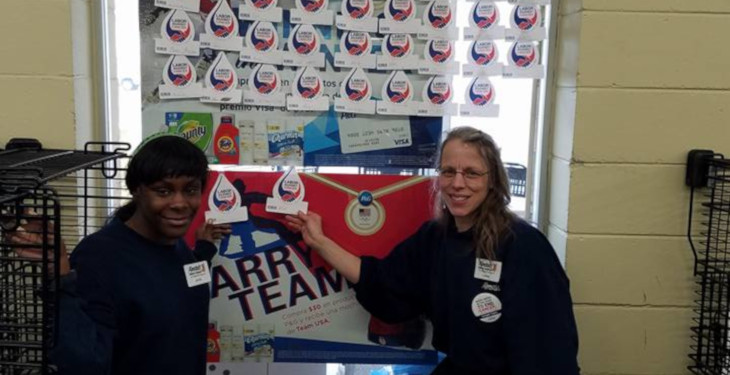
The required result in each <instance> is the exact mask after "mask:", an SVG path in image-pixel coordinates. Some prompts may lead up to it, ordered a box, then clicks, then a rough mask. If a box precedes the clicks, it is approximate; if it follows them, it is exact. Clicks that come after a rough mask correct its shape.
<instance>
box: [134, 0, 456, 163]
mask: <svg viewBox="0 0 730 375" xmlns="http://www.w3.org/2000/svg"><path fill="white" fill-rule="evenodd" d="M139 3H140V6H139V9H140V18H139V20H140V48H141V50H140V55H141V97H142V136H143V137H144V136H149V135H151V134H154V133H157V132H159V131H161V130H164V131H167V130H168V127H166V126H165V124H166V120H165V115H166V114H167V113H195V114H200V116H206V117H207V118H210V120H208V121H207V122H210V123H211V126H212V127H211V128H206V134H210V136H209V137H212V136H213V135H214V134H217V133H218V128H219V127H220V124H221V123H222V121H220V118H221V116H222V115H232V116H233V119H234V125H235V126H236V127H237V128H239V129H240V131H239V143H240V144H239V153H238V154H239V155H238V156H239V162H238V164H239V165H252V164H253V165H298V166H302V165H303V166H351V167H370V166H378V167H389V168H426V167H432V166H433V155H434V153H435V151H436V148H437V145H438V142H439V140H440V134H441V130H442V122H443V118H442V117H441V115H439V114H436V113H434V115H433V116H432V115H431V113H430V112H424V111H419V109H420V107H419V106H418V105H415V103H417V102H419V95H418V94H419V93H420V92H422V89H423V88H424V87H425V85H426V82H427V81H428V80H429V79H430V78H431V77H430V76H428V75H422V74H418V72H417V69H421V68H427V69H425V70H423V71H424V72H427V74H429V75H437V74H438V75H440V74H451V73H452V72H453V69H446V66H447V65H449V64H443V63H439V62H434V63H433V64H432V66H431V65H429V66H428V67H422V66H421V64H420V62H421V58H422V55H423V51H424V48H425V47H424V46H425V45H426V43H427V42H428V41H425V40H418V39H416V38H414V36H413V35H411V36H410V38H409V37H402V36H394V37H391V38H389V40H390V41H391V42H392V43H391V47H392V48H391V51H390V52H393V53H395V54H396V55H398V54H399V53H400V52H399V49H400V48H403V47H404V45H403V43H402V42H404V41H405V42H406V44H409V45H408V46H407V47H408V48H407V49H406V50H407V51H410V53H409V54H405V55H406V59H405V60H409V59H410V60H412V61H410V62H409V61H403V60H404V59H403V58H394V59H393V60H394V61H384V62H385V65H387V67H388V68H389V69H395V70H405V69H407V70H405V72H404V73H403V74H399V79H398V82H405V80H408V81H409V82H410V90H409V91H410V93H411V94H412V95H413V96H414V100H412V101H411V103H410V104H413V105H410V106H409V105H406V106H403V105H399V103H396V104H394V107H393V108H385V107H387V106H385V105H380V107H383V108H384V109H385V112H387V115H388V116H382V115H377V114H376V113H378V112H377V106H376V102H379V101H384V100H385V101H390V100H392V99H393V98H395V99H397V96H398V94H399V92H397V91H396V89H398V87H397V86H398V84H394V83H398V82H390V84H389V86H391V90H390V93H395V96H393V97H391V98H386V97H383V96H382V93H383V90H382V88H383V86H384V85H386V81H387V80H388V76H389V75H390V73H392V72H393V71H394V70H381V71H379V70H376V69H375V68H376V67H377V58H376V55H379V54H380V51H384V50H387V48H385V47H386V46H385V43H383V41H382V38H381V37H378V38H375V37H374V36H375V35H376V34H369V33H368V32H370V33H373V32H376V31H377V30H376V29H375V30H370V29H368V30H358V28H355V29H356V30H345V31H341V30H338V29H337V28H336V27H333V26H331V25H332V22H333V21H332V20H330V21H329V23H328V25H329V26H323V25H321V24H318V23H316V22H312V23H310V22H304V21H302V20H300V21H302V22H299V23H292V22H291V21H290V17H289V16H291V15H292V14H291V12H292V11H295V10H299V11H301V13H302V14H304V15H306V16H307V17H309V16H312V17H314V16H317V17H319V16H318V15H319V14H321V12H323V11H325V10H326V11H334V12H336V13H338V15H339V16H343V9H344V14H345V15H346V17H347V18H348V19H350V20H351V21H362V20H363V19H367V20H369V21H374V22H375V23H374V24H375V25H376V26H377V22H378V19H379V18H378V16H379V14H380V13H382V11H383V4H384V2H381V1H376V2H373V1H372V0H348V1H345V5H344V8H343V1H342V0H329V1H326V0H323V1H320V0H297V1H287V2H283V1H279V2H276V5H274V3H275V2H273V1H271V0H246V1H245V2H242V1H235V0H234V1H215V2H214V1H210V0H205V1H201V2H200V11H199V12H195V11H188V12H187V13H185V12H183V13H185V14H179V15H178V16H175V17H173V16H170V17H169V18H168V17H167V16H168V15H170V14H172V12H169V11H166V10H164V11H160V9H161V8H157V7H155V6H154V0H140V2H139ZM241 3H245V4H248V5H251V7H258V8H259V9H263V8H266V7H272V6H276V7H278V8H281V9H282V10H283V12H284V17H283V18H282V20H281V22H271V21H265V20H258V21H243V20H241V19H240V18H238V15H239V14H240V9H239V7H240V4H241ZM391 4H392V5H393V7H392V8H393V9H394V11H393V12H394V13H393V15H394V19H395V18H401V17H405V16H406V15H407V13H408V12H410V10H409V9H410V7H411V5H413V6H414V12H415V11H417V14H415V15H411V16H408V17H405V18H409V17H410V19H412V20H416V21H420V20H421V14H422V12H423V11H425V9H426V3H423V2H420V1H418V0H416V1H415V2H413V1H410V0H409V1H405V0H403V1H401V0H393V1H391ZM438 7H439V6H438V4H436V8H438ZM325 8H326V9H325ZM436 10H438V9H436ZM436 10H434V12H435V14H440V13H439V12H437V11H436ZM446 10H447V11H448V9H446ZM399 12H400V13H399ZM178 13H179V12H178ZM310 13H311V14H310ZM185 17H187V18H185ZM353 17H354V18H353ZM187 19H189V20H190V21H188V20H187ZM369 21H363V22H365V23H367V22H369ZM348 22H349V21H348ZM356 23H357V22H356ZM168 25H170V27H169V29H170V30H172V31H170V32H169V33H168V27H167V26H168ZM358 25H359V24H358ZM173 26H174V27H173ZM188 26H189V28H188ZM297 26H299V27H298V28H297ZM360 26H362V25H360ZM188 30H190V32H189V33H188ZM162 31H165V32H166V33H167V34H165V36H164V38H163V35H161V33H162ZM408 31H409V32H411V33H414V32H416V31H417V30H416V28H412V29H409V30H408ZM168 35H169V38H172V39H176V40H178V39H179V40H187V39H186V38H188V39H189V40H191V41H192V42H195V41H200V42H201V44H204V43H203V42H205V43H207V44H205V45H201V46H200V47H201V48H199V49H198V50H196V51H195V52H196V53H195V54H193V55H186V57H187V59H188V60H187V61H189V62H190V63H189V64H187V63H186V64H182V63H180V64H178V63H177V62H173V64H171V65H170V66H171V67H174V69H172V68H171V69H166V63H167V62H168V60H170V56H171V55H170V54H169V53H165V52H163V51H158V50H156V48H155V47H156V44H155V43H156V41H155V40H156V39H158V40H159V39H165V38H168ZM409 41H410V43H408V42H409ZM178 44H181V43H178ZM431 45H432V46H433V47H434V48H432V50H433V51H434V56H435V58H436V59H437V60H439V59H442V58H444V59H445V58H446V56H445V55H444V54H447V55H448V54H450V55H451V56H453V53H451V52H453V51H451V50H449V43H448V42H447V43H443V42H432V43H431ZM211 48H212V49H211ZM414 48H415V49H414ZM179 54H182V53H179ZM441 55H444V56H441ZM172 56H176V55H172ZM389 56H390V55H389ZM216 59H218V61H215V60H216ZM173 60H175V61H183V62H185V61H184V60H183V58H182V57H181V56H179V57H178V56H176V57H174V58H173ZM447 60H448V59H445V60H444V61H447ZM405 63H408V64H405ZM404 64H405V65H404ZM305 67H308V68H309V69H306V70H307V74H306V75H299V76H298V74H297V73H300V72H303V71H304V70H305V69H299V68H305ZM188 68H189V69H188ZM355 68H361V69H359V70H356V73H353V69H355ZM456 68H457V70H456V71H457V72H458V68H459V67H458V66H457V67H456ZM163 74H165V75H167V77H166V78H165V76H163ZM173 74H174V77H173ZM315 75H318V76H319V79H316V78H315ZM196 76H197V78H198V79H197V83H200V84H201V85H200V86H202V87H200V89H199V90H196V89H195V87H192V88H188V87H187V86H185V85H186V84H187V85H192V84H193V77H196ZM403 77H405V79H403ZM163 80H170V82H172V84H170V83H168V82H167V81H163ZM391 81H392V80H391ZM343 83H347V85H346V87H345V90H341V88H342V86H343ZM343 91H344V96H343V95H342V92H343ZM386 93H388V90H386ZM300 94H301V95H300ZM310 94H314V96H313V97H309V95H310ZM358 95H362V99H361V100H357V99H358V98H359V96H358ZM353 99H355V100H353ZM383 108H381V112H382V113H385V112H383ZM272 121H275V122H276V124H277V125H279V126H278V127H272V126H270V125H271V122H272ZM375 124H377V125H375ZM371 126H374V127H377V128H378V129H373V130H379V131H384V129H395V130H394V131H395V133H396V134H398V137H397V138H390V139H389V142H385V143H383V142H376V141H375V138H374V137H371V136H369V135H364V134H356V132H353V131H352V129H357V128H363V129H364V128H367V127H371ZM340 127H342V129H343V131H342V132H341V131H340V130H341V129H340ZM274 128H277V129H284V130H286V129H303V132H302V133H303V134H304V140H303V146H304V147H303V150H304V155H302V152H301V151H302V148H299V149H298V150H297V152H296V153H297V158H288V157H287V158H286V159H287V160H286V161H281V160H278V159H281V158H280V157H279V156H277V155H281V153H278V151H277V150H276V148H273V149H268V148H267V147H269V146H271V145H270V144H268V142H266V140H267V139H269V138H270V136H271V135H272V134H269V131H270V130H271V129H274ZM181 129H182V128H181ZM284 130H282V131H284ZM286 131H288V130H286ZM341 133H343V134H345V133H346V134H349V135H350V136H351V137H353V138H350V139H349V140H347V141H345V142H344V143H343V142H341V139H340V134H341ZM358 138H360V139H359V140H358ZM379 139H381V140H386V139H388V138H387V137H383V136H381V137H379ZM215 144H216V143H214V142H210V143H208V144H207V146H206V148H204V151H205V153H206V155H207V156H208V157H209V161H210V162H211V163H217V162H220V159H219V158H218V157H217V156H216V150H215V149H214V146H215ZM343 144H344V146H343ZM267 155H268V158H267ZM272 155H273V156H274V158H272ZM232 158H233V156H231V159H232Z"/></svg>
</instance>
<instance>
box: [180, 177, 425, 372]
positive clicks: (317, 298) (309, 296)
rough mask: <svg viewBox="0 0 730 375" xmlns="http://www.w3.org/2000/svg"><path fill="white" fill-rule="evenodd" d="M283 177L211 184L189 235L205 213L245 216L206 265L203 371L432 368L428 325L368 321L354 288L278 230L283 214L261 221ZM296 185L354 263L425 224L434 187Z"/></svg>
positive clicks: (417, 180)
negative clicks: (312, 366) (248, 366)
mask: <svg viewBox="0 0 730 375" xmlns="http://www.w3.org/2000/svg"><path fill="white" fill-rule="evenodd" d="M220 174H223V177H224V178H223V177H220V176H219V175H220ZM282 177H283V173H270V172H211V175H210V177H209V180H210V181H211V182H210V183H209V184H208V185H209V187H208V188H207V190H206V192H205V194H204V204H203V205H202V206H201V208H200V210H199V213H198V217H197V218H196V220H195V221H194V223H193V226H192V227H191V229H190V233H193V232H194V230H195V228H196V227H197V226H199V225H200V224H201V223H202V222H203V220H204V216H205V214H204V212H206V211H210V210H211V209H214V207H211V205H215V206H218V207H224V209H230V210H232V211H235V210H242V209H243V208H245V211H246V212H247V214H246V215H245V216H242V217H244V218H246V219H247V220H245V221H239V222H235V223H233V224H232V226H233V232H232V234H231V235H229V236H226V237H224V238H223V239H222V240H221V241H220V243H219V244H218V253H217V254H216V256H215V257H214V258H213V261H212V266H211V276H212V281H211V297H212V299H211V310H210V321H211V328H210V330H209V357H208V360H209V362H211V363H217V364H216V368H218V369H230V370H235V369H237V368H242V367H243V366H245V363H247V362H249V363H250V362H269V361H275V362H341V363H348V362H349V363H383V361H385V362H387V363H434V362H435V360H436V353H435V352H434V351H433V350H429V349H430V328H429V326H428V325H426V324H425V323H424V322H423V321H413V322H408V323H407V324H404V325H386V324H384V323H382V322H379V321H377V320H376V319H374V318H372V317H371V316H370V315H369V314H368V313H367V312H366V311H365V310H363V308H362V307H361V306H360V305H359V304H358V302H357V301H356V299H355V296H354V291H353V290H352V286H351V285H349V284H348V283H347V281H346V280H345V279H344V278H343V277H342V276H341V275H340V274H338V273H337V272H336V271H335V270H333V269H332V268H331V267H330V266H329V265H327V264H326V263H325V262H324V261H323V260H322V259H321V258H320V257H319V256H318V254H316V252H315V251H314V250H312V249H310V248H308V247H307V246H306V245H305V244H304V242H303V241H302V239H301V236H300V235H299V234H297V233H294V232H292V231H291V230H290V229H289V228H288V227H287V226H286V225H285V224H284V223H285V221H284V218H285V215H282V214H275V213H270V212H267V210H266V206H267V201H270V200H271V198H273V197H275V196H277V195H281V194H279V193H277V191H279V192H280V191H286V189H287V187H286V186H283V185H282V184H283V183H282ZM299 178H300V181H301V182H302V186H301V189H299V188H297V189H296V192H294V193H292V194H294V195H298V198H300V199H302V200H304V201H306V202H307V204H308V210H309V211H310V212H316V213H317V214H319V215H321V216H322V222H323V230H324V232H325V233H326V234H327V235H328V236H329V237H330V238H331V239H332V240H334V241H336V242H337V243H339V244H340V245H341V246H342V247H343V248H345V249H347V250H348V251H350V252H352V253H353V254H356V255H372V256H376V257H379V258H382V257H384V256H386V255H387V254H388V253H389V252H390V251H391V250H392V248H393V247H394V246H395V245H397V244H398V243H400V242H401V241H403V240H404V239H406V238H407V237H408V236H410V235H411V234H413V233H415V232H416V230H417V229H418V228H419V227H420V226H421V225H422V224H423V223H424V222H425V221H427V220H429V219H430V218H431V212H432V207H431V198H430V197H431V192H432V184H433V181H432V180H431V179H430V178H426V177H419V176H383V175H381V176H372V175H368V176H359V175H319V174H300V175H299ZM231 189H232V190H231ZM217 190H221V191H220V192H218V191H217ZM300 193H303V194H301V195H300ZM284 196H285V197H286V194H284ZM285 199H286V198H285ZM404 213H407V214H404ZM188 239H189V240H191V239H192V238H188ZM385 345H388V346H385Z"/></svg>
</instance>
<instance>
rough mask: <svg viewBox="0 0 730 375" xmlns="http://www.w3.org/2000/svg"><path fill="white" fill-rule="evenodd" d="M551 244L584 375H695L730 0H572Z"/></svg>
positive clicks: (729, 109) (724, 137)
mask: <svg viewBox="0 0 730 375" xmlns="http://www.w3.org/2000/svg"><path fill="white" fill-rule="evenodd" d="M559 13H560V16H559V19H558V20H557V22H558V29H559V35H558V37H559V43H558V61H557V69H558V73H557V86H558V87H557V89H556V101H555V102H554V107H555V111H554V114H555V115H554V119H553V120H554V123H553V134H552V155H551V163H550V166H551V186H550V195H551V197H550V226H549V231H548V232H549V237H550V238H551V240H552V242H553V243H554V244H555V245H556V246H558V247H560V246H564V248H565V249H566V267H567V270H568V274H569V277H570V278H571V287H572V293H573V299H574V303H575V312H576V317H577V320H578V325H579V334H580V341H581V343H580V345H581V347H580V356H579V359H580V364H581V367H582V368H583V373H584V374H615V375H618V374H623V375H634V374H662V375H669V374H688V373H689V372H688V370H687V369H686V366H687V365H688V364H689V360H688V358H687V354H688V353H689V345H690V339H689V335H690V328H689V327H690V325H691V316H692V313H691V304H692V301H693V295H692V293H693V290H694V289H693V276H692V264H693V259H692V255H691V251H690V248H689V246H688V244H687V240H686V238H685V237H684V234H685V233H686V225H687V213H688V190H687V189H686V188H685V187H684V184H683V183H684V169H685V167H684V161H685V158H686V154H687V151H688V150H690V149H692V148H710V149H714V150H716V151H718V152H724V153H725V154H726V155H728V154H730V118H729V117H730V116H728V115H730V74H728V73H727V71H728V66H729V65H728V61H730V48H728V47H730V43H729V42H728V37H727V30H728V27H730V1H727V0H702V1H700V0H641V1H639V0H563V1H562V2H561V9H560V12H559Z"/></svg>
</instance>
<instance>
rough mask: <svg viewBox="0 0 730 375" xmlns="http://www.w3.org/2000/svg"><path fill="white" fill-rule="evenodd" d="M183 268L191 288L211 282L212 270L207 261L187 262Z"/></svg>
mask: <svg viewBox="0 0 730 375" xmlns="http://www.w3.org/2000/svg"><path fill="white" fill-rule="evenodd" d="M183 270H184V271H185V278H186V279H187V280H188V287H190V288H192V287H194V286H198V285H202V284H207V283H209V282H210V270H209V269H208V263H207V262H205V261H202V262H196V263H190V264H186V265H184V266H183Z"/></svg>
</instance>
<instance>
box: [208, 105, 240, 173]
mask: <svg viewBox="0 0 730 375" xmlns="http://www.w3.org/2000/svg"><path fill="white" fill-rule="evenodd" d="M213 141H214V142H213V144H214V150H213V152H214V153H215V156H216V158H218V163H220V164H238V159H239V155H240V147H241V146H240V144H239V139H238V128H237V127H236V125H234V124H233V116H226V115H223V116H221V123H220V125H218V129H217V130H216V131H215V137H214V139H213Z"/></svg>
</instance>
